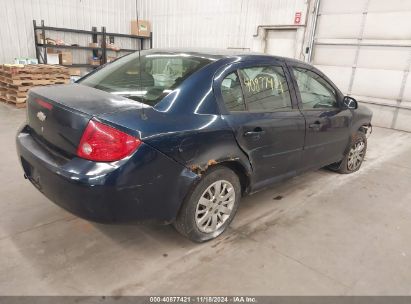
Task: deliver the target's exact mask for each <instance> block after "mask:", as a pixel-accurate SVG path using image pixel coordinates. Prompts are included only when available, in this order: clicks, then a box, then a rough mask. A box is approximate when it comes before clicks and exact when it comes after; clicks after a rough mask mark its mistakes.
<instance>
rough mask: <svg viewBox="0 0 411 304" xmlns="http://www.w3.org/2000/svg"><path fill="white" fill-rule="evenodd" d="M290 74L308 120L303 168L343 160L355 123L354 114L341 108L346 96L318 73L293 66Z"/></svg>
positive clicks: (306, 68) (302, 110) (300, 105)
mask: <svg viewBox="0 0 411 304" xmlns="http://www.w3.org/2000/svg"><path fill="white" fill-rule="evenodd" d="M291 72H292V73H293V74H294V77H295V84H296V91H297V96H298V99H299V107H300V109H301V112H302V113H303V115H304V117H305V119H306V136H305V143H304V156H303V163H304V167H303V168H304V169H305V170H308V169H313V168H321V167H323V166H326V165H329V164H331V163H333V162H337V161H339V160H341V159H342V157H343V153H344V151H345V149H346V147H347V145H348V143H349V140H350V138H349V136H350V133H349V127H350V124H351V120H352V114H351V111H350V110H348V109H346V108H344V107H342V105H341V102H342V97H343V95H342V94H341V93H340V92H339V90H338V89H337V88H336V87H335V86H334V85H332V84H331V82H330V81H329V80H328V79H326V78H325V77H324V76H323V75H321V74H320V72H319V71H316V70H314V69H312V68H309V67H306V66H301V65H300V66H298V65H294V66H291Z"/></svg>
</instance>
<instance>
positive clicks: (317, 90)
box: [293, 68, 337, 109]
mask: <svg viewBox="0 0 411 304" xmlns="http://www.w3.org/2000/svg"><path fill="white" fill-rule="evenodd" d="M293 73H294V76H295V79H296V81H297V85H298V89H299V91H300V95H301V102H302V106H303V109H318V108H336V107H337V97H336V92H335V90H334V89H333V87H332V86H331V85H330V84H329V83H328V82H327V81H326V80H324V79H323V78H322V77H321V76H319V75H318V74H316V73H314V72H312V71H310V70H306V69H302V68H293Z"/></svg>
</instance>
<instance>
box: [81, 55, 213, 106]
mask: <svg viewBox="0 0 411 304" xmlns="http://www.w3.org/2000/svg"><path fill="white" fill-rule="evenodd" d="M210 62H211V60H210V59H206V58H202V57H197V56H190V55H187V54H171V53H164V54H163V53H146V52H141V56H140V58H139V55H138V53H137V52H136V53H133V54H131V55H128V56H124V57H123V58H120V59H118V60H116V61H114V62H113V63H110V64H109V65H107V66H106V67H104V68H102V69H101V70H99V71H97V72H95V73H93V74H91V75H90V76H87V77H86V78H84V79H83V80H81V81H80V82H79V83H80V84H82V85H86V86H89V87H93V88H96V89H99V90H103V91H106V92H109V93H112V94H116V95H120V96H124V97H127V98H130V99H133V100H137V101H140V102H143V103H145V104H148V105H151V106H154V105H155V104H156V103H157V102H159V101H160V100H161V99H162V98H163V97H165V96H166V95H167V94H168V93H170V92H171V91H172V90H173V89H175V88H176V87H178V86H179V85H180V84H181V83H182V82H183V81H184V80H185V79H186V78H187V77H189V76H190V75H191V74H193V73H194V72H196V71H198V70H199V69H201V68H202V67H204V66H205V65H207V64H209V63H210Z"/></svg>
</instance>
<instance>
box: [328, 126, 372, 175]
mask: <svg viewBox="0 0 411 304" xmlns="http://www.w3.org/2000/svg"><path fill="white" fill-rule="evenodd" d="M366 152H367V136H366V135H365V133H364V132H362V131H361V130H360V131H358V132H357V133H356V134H355V135H354V136H353V139H352V141H351V143H350V146H349V148H348V149H347V152H346V153H345V155H344V158H343V159H342V161H341V162H340V163H339V165H338V166H336V169H334V170H335V171H337V172H339V173H342V174H349V173H353V172H356V171H358V170H359V169H360V167H361V165H362V162H363V161H364V158H365V154H366ZM331 169H333V167H332V165H331Z"/></svg>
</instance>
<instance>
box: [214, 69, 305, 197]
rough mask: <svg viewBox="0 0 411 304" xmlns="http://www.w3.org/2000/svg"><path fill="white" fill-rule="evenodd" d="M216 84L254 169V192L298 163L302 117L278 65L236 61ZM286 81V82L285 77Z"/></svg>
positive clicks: (226, 116)
mask: <svg viewBox="0 0 411 304" xmlns="http://www.w3.org/2000/svg"><path fill="white" fill-rule="evenodd" d="M222 79H223V80H222V81H221V83H220V85H219V86H220V90H221V99H222V102H223V104H224V106H225V108H226V110H227V112H226V113H225V114H224V115H223V117H224V119H226V121H227V122H228V124H229V125H230V126H231V128H232V129H233V131H234V134H235V136H236V139H237V142H238V144H239V146H240V147H241V148H242V150H243V151H244V152H245V153H246V154H247V155H248V157H249V159H250V162H251V165H252V168H253V172H254V174H253V177H252V178H253V184H254V187H253V190H256V189H257V188H261V187H263V186H265V185H267V184H270V183H272V182H275V181H279V180H281V179H283V178H286V177H290V176H294V175H296V174H297V171H298V170H299V168H300V167H301V162H302V151H303V145H304V131H305V130H304V128H305V121H304V117H303V115H302V114H301V112H300V111H299V110H298V107H297V104H296V100H295V98H294V94H290V90H289V87H290V86H289V84H288V81H289V80H290V75H289V74H288V71H287V69H286V67H285V66H284V65H282V63H277V64H275V63H272V64H267V65H246V64H239V65H237V66H236V68H233V69H232V70H230V71H227V72H226V74H225V76H224V77H222ZM287 80H288V81H287Z"/></svg>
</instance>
